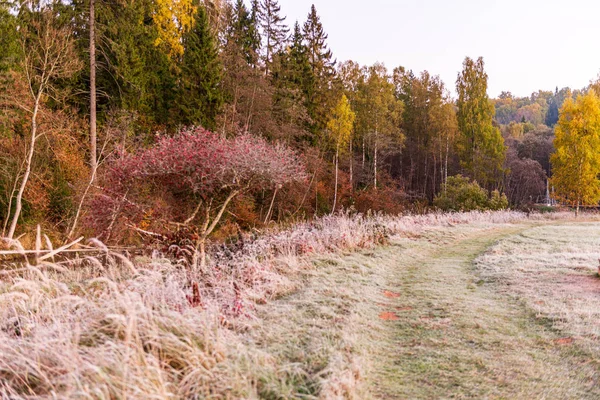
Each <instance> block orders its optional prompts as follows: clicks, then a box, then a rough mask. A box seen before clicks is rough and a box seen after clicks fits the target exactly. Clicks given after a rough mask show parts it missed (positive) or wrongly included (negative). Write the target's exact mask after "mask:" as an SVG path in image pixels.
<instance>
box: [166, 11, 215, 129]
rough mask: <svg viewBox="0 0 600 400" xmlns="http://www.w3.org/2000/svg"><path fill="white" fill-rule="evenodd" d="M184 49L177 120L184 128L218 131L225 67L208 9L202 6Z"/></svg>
mask: <svg viewBox="0 0 600 400" xmlns="http://www.w3.org/2000/svg"><path fill="white" fill-rule="evenodd" d="M183 47H184V54H183V59H182V65H181V77H180V80H179V85H178V86H179V87H178V88H177V101H176V102H175V104H174V107H175V111H176V112H177V115H176V116H174V118H175V120H176V121H178V122H180V123H181V124H183V125H201V126H203V127H205V128H207V129H214V127H215V118H216V117H217V115H218V113H219V111H220V110H221V107H222V105H223V93H222V88H221V79H222V66H221V63H220V61H219V54H218V50H217V46H216V43H215V39H214V37H213V35H212V32H211V30H210V25H209V20H208V16H207V13H206V10H205V8H204V6H200V7H198V11H197V13H196V16H195V24H194V26H193V27H192V30H191V31H189V32H188V33H187V34H185V35H184V37H183Z"/></svg>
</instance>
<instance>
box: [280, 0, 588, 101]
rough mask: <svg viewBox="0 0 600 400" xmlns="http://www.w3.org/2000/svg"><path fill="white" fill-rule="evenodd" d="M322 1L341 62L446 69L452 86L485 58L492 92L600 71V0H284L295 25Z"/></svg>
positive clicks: (565, 81) (522, 90)
mask: <svg viewBox="0 0 600 400" xmlns="http://www.w3.org/2000/svg"><path fill="white" fill-rule="evenodd" d="M313 3H314V4H315V6H316V8H317V12H318V14H319V15H320V16H321V21H322V22H323V25H324V28H325V31H326V32H327V33H328V34H329V45H330V48H331V50H332V51H333V53H334V56H335V57H336V58H337V59H338V60H339V61H343V60H347V59H352V60H355V61H357V62H359V63H361V64H373V63H374V62H376V61H380V62H383V63H384V64H385V65H386V66H387V67H388V68H389V69H393V68H394V67H396V66H399V65H402V66H404V67H406V68H408V69H412V70H414V71H421V70H424V69H427V70H428V71H429V72H430V73H432V74H436V75H440V76H441V78H442V80H443V81H444V82H445V83H446V86H447V87H449V88H450V89H452V90H453V88H454V84H455V81H456V76H457V73H458V72H459V70H460V69H461V67H462V61H463V59H464V58H465V56H470V57H473V58H476V57H479V56H483V57H484V59H485V63H486V71H487V72H488V75H489V77H490V78H489V94H490V95H491V96H493V97H495V96H497V95H498V94H500V92H501V91H503V90H507V91H511V92H512V93H513V94H515V95H518V96H528V95H530V94H531V93H532V92H534V91H537V90H538V89H544V90H554V88H555V87H556V86H558V87H559V88H560V87H564V86H570V87H572V88H582V87H584V86H585V85H587V84H588V83H589V81H590V80H591V79H593V78H595V77H596V76H597V75H598V72H600V46H599V45H598V41H599V39H600V1H598V0H569V1H564V0H502V1H498V0H280V5H281V8H282V13H283V14H284V15H287V22H288V24H289V25H290V26H291V25H293V23H294V21H296V20H299V21H300V23H301V24H303V23H304V21H305V20H306V16H307V14H308V12H309V10H310V6H311V4H313Z"/></svg>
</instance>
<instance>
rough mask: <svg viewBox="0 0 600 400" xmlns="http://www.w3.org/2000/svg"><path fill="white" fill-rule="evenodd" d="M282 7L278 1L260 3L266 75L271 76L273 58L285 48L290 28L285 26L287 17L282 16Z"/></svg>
mask: <svg viewBox="0 0 600 400" xmlns="http://www.w3.org/2000/svg"><path fill="white" fill-rule="evenodd" d="M280 13H281V6H280V5H279V4H278V1H277V0H262V2H261V3H260V18H259V19H260V25H261V27H262V30H263V36H264V37H265V46H264V51H265V55H264V64H265V74H266V75H269V71H270V68H271V64H272V63H273V56H274V54H276V53H277V51H279V50H281V49H282V48H283V45H284V43H285V41H286V39H287V36H288V33H289V31H290V30H289V28H288V27H287V26H286V25H285V24H284V21H285V17H282V16H281V15H280Z"/></svg>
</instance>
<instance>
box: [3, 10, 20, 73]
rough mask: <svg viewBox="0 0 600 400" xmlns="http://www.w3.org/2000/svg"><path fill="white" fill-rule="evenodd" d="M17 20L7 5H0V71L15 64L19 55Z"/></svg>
mask: <svg viewBox="0 0 600 400" xmlns="http://www.w3.org/2000/svg"><path fill="white" fill-rule="evenodd" d="M18 32H19V31H18V29H17V18H16V17H15V16H14V15H13V14H12V13H11V12H10V4H9V3H0V71H3V70H7V69H10V68H11V67H12V66H14V65H15V64H16V63H17V59H18V54H19V45H18V40H17V39H18Z"/></svg>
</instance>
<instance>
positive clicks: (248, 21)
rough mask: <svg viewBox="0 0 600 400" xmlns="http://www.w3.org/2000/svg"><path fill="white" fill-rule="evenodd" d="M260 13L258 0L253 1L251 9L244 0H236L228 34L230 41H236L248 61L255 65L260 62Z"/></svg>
mask: <svg viewBox="0 0 600 400" xmlns="http://www.w3.org/2000/svg"><path fill="white" fill-rule="evenodd" d="M258 13H259V6H258V3H257V0H253V1H252V9H251V10H248V8H247V7H246V5H245V4H244V1H243V0H236V3H235V5H234V6H233V10H232V14H233V15H232V16H231V17H230V18H231V23H230V27H229V34H228V41H233V42H235V44H236V45H237V47H238V48H239V50H240V51H241V53H242V55H243V57H244V59H245V60H246V62H247V63H248V64H249V65H251V66H253V67H255V66H257V64H258V51H259V49H260V35H259V32H258Z"/></svg>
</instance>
